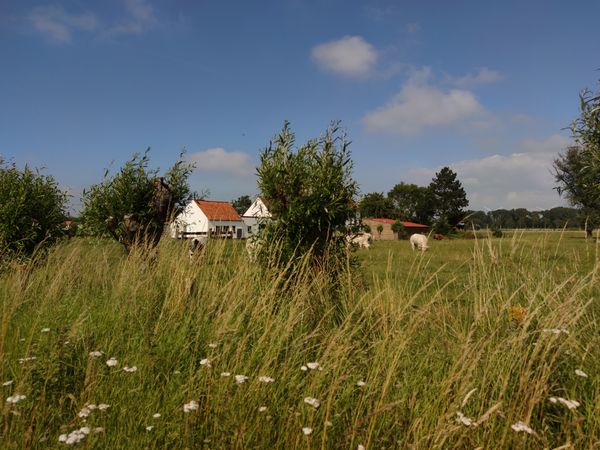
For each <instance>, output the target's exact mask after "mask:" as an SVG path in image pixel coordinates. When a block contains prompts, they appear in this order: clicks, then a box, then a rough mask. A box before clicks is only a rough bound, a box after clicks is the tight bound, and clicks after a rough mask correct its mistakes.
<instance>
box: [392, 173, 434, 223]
mask: <svg viewBox="0 0 600 450" xmlns="http://www.w3.org/2000/svg"><path fill="white" fill-rule="evenodd" d="M388 198H389V199H390V200H391V201H392V203H393V205H394V211H395V213H394V215H395V217H399V218H401V219H403V220H408V221H411V222H417V223H423V224H428V223H431V221H432V220H433V216H434V215H435V198H434V196H433V193H432V192H431V190H430V189H429V188H428V187H422V186H417V185H416V184H408V183H399V184H396V185H395V186H394V187H393V188H392V189H391V190H390V192H388Z"/></svg>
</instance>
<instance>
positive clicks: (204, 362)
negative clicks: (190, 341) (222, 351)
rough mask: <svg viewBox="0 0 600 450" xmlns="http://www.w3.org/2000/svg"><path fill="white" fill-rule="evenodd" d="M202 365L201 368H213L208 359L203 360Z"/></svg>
mask: <svg viewBox="0 0 600 450" xmlns="http://www.w3.org/2000/svg"><path fill="white" fill-rule="evenodd" d="M200 365H201V366H206V367H211V365H210V360H209V359H208V358H204V359H201V360H200Z"/></svg>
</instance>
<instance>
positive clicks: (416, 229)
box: [362, 218, 431, 241]
mask: <svg viewBox="0 0 600 450" xmlns="http://www.w3.org/2000/svg"><path fill="white" fill-rule="evenodd" d="M394 222H396V219H381V218H377V219H363V220H362V223H363V225H369V226H370V227H371V234H372V235H373V239H375V240H382V241H392V240H394V239H398V238H397V236H396V234H395V233H394V232H393V231H392V224H393V223H394ZM400 223H401V224H402V225H404V228H405V229H406V234H407V236H410V235H411V234H414V233H422V234H427V233H429V231H431V227H430V226H429V225H421V224H420V223H414V222H403V221H400ZM378 225H381V226H383V231H382V232H381V235H379V233H378V232H377V226H378Z"/></svg>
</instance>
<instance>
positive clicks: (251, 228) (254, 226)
mask: <svg viewBox="0 0 600 450" xmlns="http://www.w3.org/2000/svg"><path fill="white" fill-rule="evenodd" d="M270 218H271V213H270V212H269V208H267V204H266V202H265V201H264V200H263V199H262V198H260V197H256V200H254V203H252V205H250V208H248V210H247V211H246V212H245V213H244V214H243V215H242V220H243V221H244V224H245V225H246V236H247V237H250V236H252V235H254V234H256V233H258V230H259V228H260V226H261V225H262V224H263V223H264V221H266V220H269V219H270Z"/></svg>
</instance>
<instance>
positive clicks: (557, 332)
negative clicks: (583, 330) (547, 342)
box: [542, 328, 569, 334]
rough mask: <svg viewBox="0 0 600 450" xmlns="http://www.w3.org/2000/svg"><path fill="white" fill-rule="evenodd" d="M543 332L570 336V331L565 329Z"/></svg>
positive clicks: (552, 329) (547, 329) (545, 329)
mask: <svg viewBox="0 0 600 450" xmlns="http://www.w3.org/2000/svg"><path fill="white" fill-rule="evenodd" d="M542 331H544V332H545V333H552V334H561V333H564V334H569V330H566V329H564V328H544V329H543V330H542Z"/></svg>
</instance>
